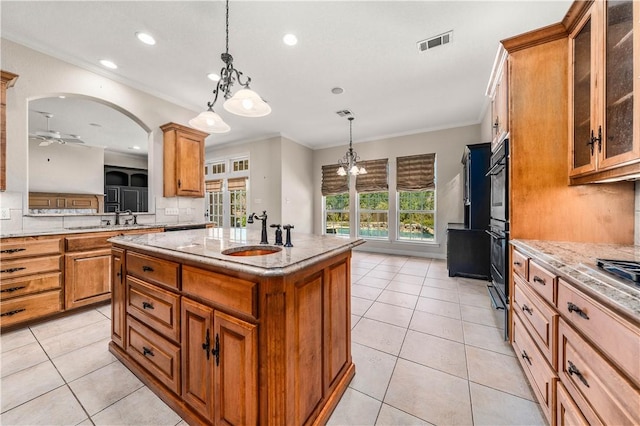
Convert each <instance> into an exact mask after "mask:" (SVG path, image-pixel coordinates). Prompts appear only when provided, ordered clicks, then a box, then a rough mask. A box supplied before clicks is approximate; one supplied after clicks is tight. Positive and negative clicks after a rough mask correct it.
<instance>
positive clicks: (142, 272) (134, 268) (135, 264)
mask: <svg viewBox="0 0 640 426" xmlns="http://www.w3.org/2000/svg"><path fill="white" fill-rule="evenodd" d="M127 274H129V275H133V276H135V277H138V278H140V279H142V280H144V281H148V282H150V283H153V284H159V285H164V286H167V287H171V288H175V289H179V288H180V287H179V275H180V264H178V263H175V262H170V261H168V260H162V259H157V258H155V257H151V256H147V255H145V254H140V253H135V252H129V251H128V252H127Z"/></svg>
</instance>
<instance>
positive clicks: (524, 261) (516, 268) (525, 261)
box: [511, 250, 529, 280]
mask: <svg viewBox="0 0 640 426" xmlns="http://www.w3.org/2000/svg"><path fill="white" fill-rule="evenodd" d="M512 258H513V259H512V261H511V267H512V268H513V272H515V273H516V274H518V275H520V276H521V277H522V278H524V279H525V280H528V279H529V258H528V257H526V256H525V255H523V254H522V253H520V252H519V251H517V250H513V256H512Z"/></svg>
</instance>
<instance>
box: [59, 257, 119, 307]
mask: <svg viewBox="0 0 640 426" xmlns="http://www.w3.org/2000/svg"><path fill="white" fill-rule="evenodd" d="M64 283H65V309H71V308H76V307H79V306H84V305H89V304H92V303H96V302H100V301H103V300H109V298H110V297H111V294H110V291H111V250H109V249H107V250H96V251H90V252H85V253H73V254H67V255H65V279H64Z"/></svg>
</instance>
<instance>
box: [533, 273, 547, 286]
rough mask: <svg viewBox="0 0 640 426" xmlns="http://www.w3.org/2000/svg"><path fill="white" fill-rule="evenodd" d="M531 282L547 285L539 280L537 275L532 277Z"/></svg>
mask: <svg viewBox="0 0 640 426" xmlns="http://www.w3.org/2000/svg"><path fill="white" fill-rule="evenodd" d="M533 282H534V283H538V284H542V285H546V284H547V283H546V282H545V280H543V279H542V278H540V277H539V276H537V275H534V276H533Z"/></svg>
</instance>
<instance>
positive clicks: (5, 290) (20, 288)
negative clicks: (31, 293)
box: [0, 285, 25, 293]
mask: <svg viewBox="0 0 640 426" xmlns="http://www.w3.org/2000/svg"><path fill="white" fill-rule="evenodd" d="M24 287H25V286H23V285H22V286H20V287H11V288H6V289H4V290H0V293H13V292H14V291H18V290H22V289H23V288H24Z"/></svg>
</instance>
